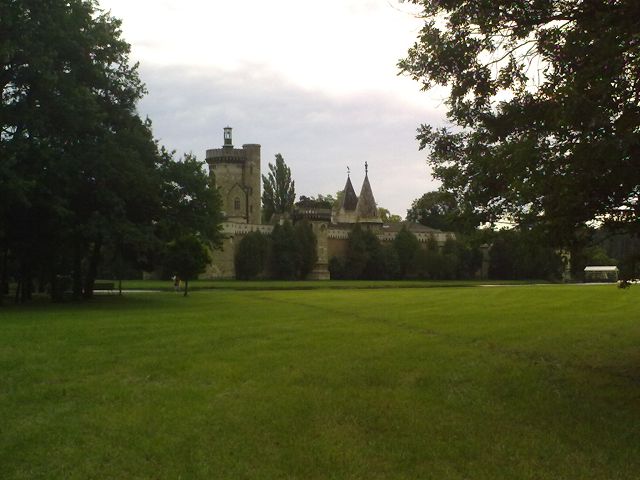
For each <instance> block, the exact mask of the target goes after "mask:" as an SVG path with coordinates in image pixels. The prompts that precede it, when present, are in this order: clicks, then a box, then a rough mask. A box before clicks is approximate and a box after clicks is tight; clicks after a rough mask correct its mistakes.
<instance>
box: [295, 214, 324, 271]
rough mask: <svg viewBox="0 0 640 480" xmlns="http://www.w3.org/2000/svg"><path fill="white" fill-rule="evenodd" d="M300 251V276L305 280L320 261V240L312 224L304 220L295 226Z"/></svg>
mask: <svg viewBox="0 0 640 480" xmlns="http://www.w3.org/2000/svg"><path fill="white" fill-rule="evenodd" d="M294 230H295V236H296V244H297V250H298V253H299V266H298V278H300V279H301V280H304V279H305V278H307V275H309V274H310V273H311V271H312V270H313V267H315V265H316V262H317V261H318V241H317V239H316V235H315V233H313V228H312V227H311V224H310V223H309V222H308V221H306V220H302V221H300V222H298V223H296V226H295V228H294Z"/></svg>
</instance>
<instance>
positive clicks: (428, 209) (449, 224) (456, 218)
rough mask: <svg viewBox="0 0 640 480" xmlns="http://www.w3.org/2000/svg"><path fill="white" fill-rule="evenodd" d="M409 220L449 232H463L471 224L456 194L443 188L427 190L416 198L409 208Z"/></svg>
mask: <svg viewBox="0 0 640 480" xmlns="http://www.w3.org/2000/svg"><path fill="white" fill-rule="evenodd" d="M407 220H409V221H411V222H416V223H420V224H422V225H425V226H427V227H431V228H435V229H436V230H443V231H449V232H462V231H465V230H467V229H469V227H470V226H471V225H470V222H471V220H470V219H469V218H468V217H466V216H465V214H464V213H463V211H462V209H461V208H460V207H459V206H458V201H457V199H456V197H455V195H453V194H452V193H450V192H445V191H443V190H436V191H433V192H427V193H425V194H424V195H422V196H421V197H420V198H417V199H415V200H414V201H413V202H412V203H411V208H410V209H409V210H407Z"/></svg>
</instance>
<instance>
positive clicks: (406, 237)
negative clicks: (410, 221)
mask: <svg viewBox="0 0 640 480" xmlns="http://www.w3.org/2000/svg"><path fill="white" fill-rule="evenodd" d="M393 248H394V249H395V251H396V255H397V256H398V267H399V275H400V277H401V278H406V277H407V274H408V273H410V272H411V270H412V267H413V266H414V262H415V257H416V254H417V252H418V250H419V249H420V242H419V241H418V238H417V237H416V236H415V235H414V234H413V233H412V232H410V231H409V230H408V229H407V227H406V226H403V227H402V229H401V230H400V231H399V232H398V234H397V235H396V238H394V240H393Z"/></svg>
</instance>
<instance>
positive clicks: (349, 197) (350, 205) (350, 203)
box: [340, 167, 358, 211]
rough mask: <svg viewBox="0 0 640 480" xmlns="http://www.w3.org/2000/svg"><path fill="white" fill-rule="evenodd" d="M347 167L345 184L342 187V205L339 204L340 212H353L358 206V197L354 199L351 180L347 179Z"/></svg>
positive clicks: (354, 194)
mask: <svg viewBox="0 0 640 480" xmlns="http://www.w3.org/2000/svg"><path fill="white" fill-rule="evenodd" d="M350 173H351V172H349V167H347V183H346V184H345V186H344V195H343V196H342V203H341V204H340V210H344V211H353V210H355V209H356V206H357V205H358V197H356V191H355V190H354V189H353V185H352V184H351V178H349V174H350Z"/></svg>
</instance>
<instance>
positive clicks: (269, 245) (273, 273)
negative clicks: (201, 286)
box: [235, 220, 318, 280]
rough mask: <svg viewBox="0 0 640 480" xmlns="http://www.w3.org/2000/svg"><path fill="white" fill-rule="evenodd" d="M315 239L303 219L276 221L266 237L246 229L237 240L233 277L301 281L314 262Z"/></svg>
mask: <svg viewBox="0 0 640 480" xmlns="http://www.w3.org/2000/svg"><path fill="white" fill-rule="evenodd" d="M317 258H318V255H317V239H316V236H315V234H314V233H313V228H312V227H311V224H310V223H309V222H307V221H306V220H302V221H300V222H297V223H296V224H295V225H292V224H291V222H289V221H285V222H284V223H282V224H276V225H275V226H274V227H273V231H272V232H271V235H270V236H266V235H263V234H262V233H260V232H259V231H255V232H250V233H248V234H247V235H245V236H244V237H242V239H241V240H240V242H239V244H238V247H237V249H236V254H235V268H236V278H237V279H239V280H252V279H255V278H271V279H274V280H303V279H305V278H307V276H308V275H309V273H311V271H312V270H313V267H314V266H315V264H316V261H317Z"/></svg>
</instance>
